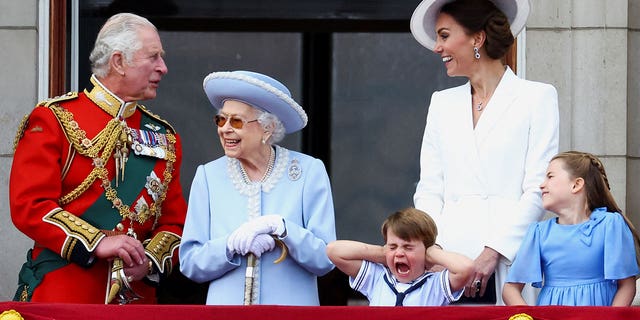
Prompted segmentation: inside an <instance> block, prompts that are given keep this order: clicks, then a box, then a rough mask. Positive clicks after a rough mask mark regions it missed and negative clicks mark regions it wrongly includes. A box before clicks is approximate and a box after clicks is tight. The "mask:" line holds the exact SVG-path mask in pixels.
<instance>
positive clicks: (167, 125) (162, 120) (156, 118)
mask: <svg viewBox="0 0 640 320" xmlns="http://www.w3.org/2000/svg"><path fill="white" fill-rule="evenodd" d="M138 107H140V111H142V112H144V113H145V114H147V115H148V116H150V117H152V118H153V119H155V120H157V121H158V122H162V124H164V125H165V126H166V127H167V128H168V129H170V130H171V131H172V132H173V133H176V129H174V128H173V126H171V124H169V122H167V120H164V119H162V118H160V116H159V115H157V114H155V113H153V112H151V111H149V110H148V109H147V107H145V106H143V105H141V104H138Z"/></svg>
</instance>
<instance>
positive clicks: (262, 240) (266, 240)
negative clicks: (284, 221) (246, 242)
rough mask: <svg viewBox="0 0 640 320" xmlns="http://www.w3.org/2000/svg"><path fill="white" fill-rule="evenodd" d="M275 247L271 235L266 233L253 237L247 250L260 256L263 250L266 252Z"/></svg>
mask: <svg viewBox="0 0 640 320" xmlns="http://www.w3.org/2000/svg"><path fill="white" fill-rule="evenodd" d="M275 247H276V241H275V240H274V239H273V237H272V236H270V235H268V234H264V233H263V234H259V235H257V236H256V237H255V239H253V242H252V243H251V247H250V248H249V252H251V253H253V254H255V255H256V257H258V258H260V256H261V255H262V254H263V253H264V252H268V251H271V250H273V248H275Z"/></svg>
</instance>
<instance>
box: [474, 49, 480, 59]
mask: <svg viewBox="0 0 640 320" xmlns="http://www.w3.org/2000/svg"><path fill="white" fill-rule="evenodd" d="M473 56H474V57H475V58H476V60H480V49H478V47H473Z"/></svg>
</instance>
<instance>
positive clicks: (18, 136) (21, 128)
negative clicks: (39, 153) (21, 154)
mask: <svg viewBox="0 0 640 320" xmlns="http://www.w3.org/2000/svg"><path fill="white" fill-rule="evenodd" d="M28 124H29V115H28V114H27V115H25V116H24V117H22V120H21V121H20V124H19V125H18V131H17V132H16V137H15V138H13V152H14V153H15V152H16V147H18V142H20V139H22V136H24V130H25V129H26V128H27V125H28Z"/></svg>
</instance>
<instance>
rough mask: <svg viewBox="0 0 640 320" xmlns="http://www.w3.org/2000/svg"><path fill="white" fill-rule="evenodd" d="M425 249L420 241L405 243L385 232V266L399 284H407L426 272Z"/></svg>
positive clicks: (393, 234)
mask: <svg viewBox="0 0 640 320" xmlns="http://www.w3.org/2000/svg"><path fill="white" fill-rule="evenodd" d="M426 254H427V249H426V248H425V247H424V243H422V241H420V240H413V239H412V240H411V241H406V240H403V239H402V238H400V237H398V236H397V235H396V234H395V233H393V231H391V230H387V243H386V244H385V245H384V256H385V260H386V262H387V266H388V267H389V270H391V273H393V276H394V277H396V279H397V280H398V281H399V282H402V283H409V282H411V281H413V280H415V279H417V278H418V277H420V276H421V275H422V274H423V273H424V272H425V270H426Z"/></svg>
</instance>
